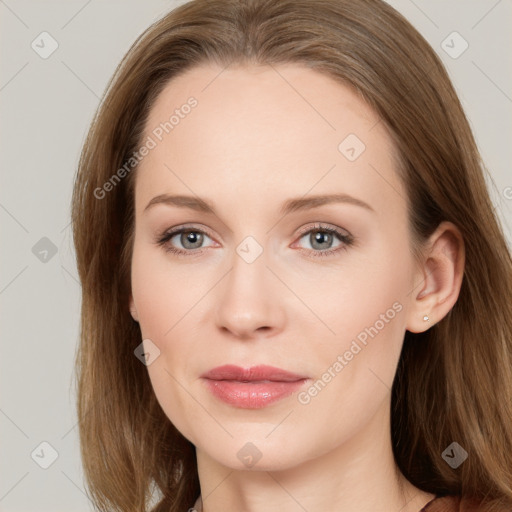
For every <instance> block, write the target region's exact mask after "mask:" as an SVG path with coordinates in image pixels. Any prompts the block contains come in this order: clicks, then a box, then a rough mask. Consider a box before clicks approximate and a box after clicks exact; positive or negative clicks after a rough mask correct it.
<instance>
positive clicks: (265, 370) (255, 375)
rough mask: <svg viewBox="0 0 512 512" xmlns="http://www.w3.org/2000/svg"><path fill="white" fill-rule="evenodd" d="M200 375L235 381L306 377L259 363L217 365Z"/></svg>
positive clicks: (206, 377) (292, 379)
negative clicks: (254, 364)
mask: <svg viewBox="0 0 512 512" xmlns="http://www.w3.org/2000/svg"><path fill="white" fill-rule="evenodd" d="M201 377H203V378H205V379H210V380H235V381H241V382H243V381H247V382H251V381H262V380H268V381H274V382H295V381H298V380H303V379H307V377H305V376H303V375H298V374H296V373H291V372H288V371H286V370H283V369H282V368H276V367H275V366H267V365H259V366H252V367H250V368H242V367H241V366H236V365H233V364H226V365H224V366H217V367H216V368H212V369H211V370H210V371H208V372H206V373H203V374H202V375H201Z"/></svg>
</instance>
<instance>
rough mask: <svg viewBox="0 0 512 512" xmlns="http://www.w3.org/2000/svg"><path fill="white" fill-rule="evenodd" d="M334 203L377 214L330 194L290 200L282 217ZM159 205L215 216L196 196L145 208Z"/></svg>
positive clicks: (157, 200) (161, 198) (158, 200)
mask: <svg viewBox="0 0 512 512" xmlns="http://www.w3.org/2000/svg"><path fill="white" fill-rule="evenodd" d="M333 203H346V204H352V205H355V206H360V207H362V208H365V209H366V210H369V211H371V212H374V213H375V210H374V209H373V208H372V207H371V206H370V205H369V204H367V203H365V202H364V201H362V200H361V199H357V198H356V197H353V196H350V195H348V194H328V195H316V196H309V197H300V198H296V199H289V200H287V201H285V202H284V203H283V205H282V206H281V209H280V213H281V214H282V215H288V214H289V213H292V212H296V211H299V210H301V211H302V210H308V209H311V208H318V207H320V206H323V205H326V204H333ZM157 204H165V205H169V206H177V207H180V208H189V209H191V210H195V211H198V212H202V213H209V214H213V215H215V209H214V207H213V205H212V204H211V203H210V202H209V201H207V200H206V199H201V198H200V197H194V196H184V195H170V194H160V195H158V196H155V197H153V199H151V201H149V203H148V204H147V205H146V208H144V212H146V211H147V210H148V209H149V208H150V207H152V206H154V205H157Z"/></svg>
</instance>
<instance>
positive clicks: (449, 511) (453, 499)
mask: <svg viewBox="0 0 512 512" xmlns="http://www.w3.org/2000/svg"><path fill="white" fill-rule="evenodd" d="M478 509H479V506H478V502H476V501H469V500H466V499H464V500H461V498H460V496H444V497H442V498H441V497H439V496H438V497H436V498H434V499H433V500H431V501H429V502H428V503H427V504H426V505H425V506H424V507H423V508H422V509H421V510H420V511H419V512H478Z"/></svg>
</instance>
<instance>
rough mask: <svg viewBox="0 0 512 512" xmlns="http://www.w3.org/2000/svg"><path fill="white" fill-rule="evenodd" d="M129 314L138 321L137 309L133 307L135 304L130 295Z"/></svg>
mask: <svg viewBox="0 0 512 512" xmlns="http://www.w3.org/2000/svg"><path fill="white" fill-rule="evenodd" d="M130 314H131V315H132V318H133V319H134V320H135V321H136V322H138V321H139V315H138V314H137V308H136V307H135V302H134V301H133V297H132V296H131V295H130Z"/></svg>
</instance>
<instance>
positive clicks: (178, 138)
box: [130, 65, 421, 469]
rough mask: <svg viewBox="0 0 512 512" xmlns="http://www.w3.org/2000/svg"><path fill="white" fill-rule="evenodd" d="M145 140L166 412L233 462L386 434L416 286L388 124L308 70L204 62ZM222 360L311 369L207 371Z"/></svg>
mask: <svg viewBox="0 0 512 512" xmlns="http://www.w3.org/2000/svg"><path fill="white" fill-rule="evenodd" d="M166 123H167V124H166ZM143 142H144V144H145V145H146V147H147V148H148V149H147V150H146V151H143V152H144V153H146V155H145V156H144V158H143V160H142V162H141V164H140V167H139V168H138V169H137V171H136V172H137V176H136V188H135V207H136V222H135V239H134V248H133V260H132V276H131V277H132V301H131V306H130V307H131V312H132V315H133V317H134V318H135V319H136V320H138V321H139V323H140V328H141V333H142V338H143V339H144V340H145V341H144V348H145V350H146V352H149V353H150V354H152V355H151V356H150V359H149V360H148V363H149V364H148V366H147V369H148V372H149V376H150V379H151V382H152V385H153V388H154V391H155V394H156V396H157V398H158V401H159V403H160V404H161V406H162V408H163V410H164V411H165V413H166V415H167V416H168V418H169V419H170V421H172V423H173V424H174V425H175V426H176V427H177V428H178V430H179V431H180V432H181V433H182V434H183V435H184V436H185V437H186V438H187V439H189V440H190V441H191V442H192V443H193V444H194V445H196V447H197V449H198V450H200V451H201V453H202V454H203V455H205V456H207V457H209V458H211V459H213V460H215V461H217V462H218V463H220V464H223V465H225V466H228V467H231V468H239V469H243V468H249V467H252V465H253V464H254V463H255V462H256V463H257V466H256V467H257V468H258V469H279V468H281V469H284V468H289V467H292V466H295V465H297V464H299V463H301V462H304V461H307V460H310V459H313V458H315V457H318V456H319V455H322V454H326V453H327V452H330V451H332V450H335V449H337V448H339V449H343V447H348V446H349V445H351V446H355V444H354V443H355V441H356V440H357V439H362V438H364V439H367V438H368V436H369V435H370V433H371V432H373V433H376V432H387V430H386V429H387V428H389V427H388V422H389V403H390V388H391V385H392V382H393V378H394V375H395V370H396V365H397V362H398V359H399V355H400V350H401V347H402V342H403V337H404V333H405V330H406V329H410V330H414V329H413V328H414V326H416V325H419V323H418V322H419V321H418V319H417V318H416V317H417V316H418V314H419V313H418V312H417V311H416V310H415V309H414V307H415V306H414V304H413V303H414V301H415V299H416V295H417V293H418V292H419V291H420V290H421V286H419V287H418V276H419V274H418V269H417V268H416V266H415V264H414V260H413V257H412V254H411V251H410V245H409V243H410V236H409V232H408V223H407V211H406V201H405V197H406V194H405V190H404V188H403V187H402V184H401V182H400V181H399V179H398V176H397V174H396V169H395V163H394V160H393V147H392V145H391V140H390V138H389V136H388V134H387V132H386V131H385V127H384V123H382V122H379V118H378V116H377V115H376V114H375V113H374V112H373V111H372V110H371V109H370V108H369V107H368V106H367V105H366V104H365V103H363V102H362V100H361V99H360V97H359V96H358V95H357V94H356V93H354V92H352V91H351V90H350V89H348V88H346V87H345V86H343V85H340V84H339V83H337V82H335V81H333V80H332V79H330V78H328V77H327V76H325V75H322V74H319V73H317V72H315V71H313V70H311V69H307V68H305V67H301V66H295V65H287V66H284V65H283V66H279V67H277V68H272V67H238V68H228V69H226V70H224V71H223V70H222V68H220V67H216V66H213V65H212V66H206V65H204V66H201V67H196V68H194V69H192V70H190V71H188V72H187V73H185V74H183V75H181V76H180V77H178V78H177V79H175V80H174V81H172V82H171V83H169V84H168V85H167V87H166V88H165V89H164V90H163V92H162V93H161V94H160V96H159V97H158V99H157V101H156V103H155V104H154V106H153V108H152V110H151V112H150V116H149V119H148V122H147V125H146V131H145V135H144V139H143ZM141 154H142V152H141ZM174 196H181V197H183V196H186V197H187V199H183V198H182V199H175V200H173V199H172V197H174ZM155 198H157V199H155ZM324 198H325V199H324ZM327 198H331V199H333V198H337V200H327ZM150 203H152V204H151V205H149V204H150ZM206 204H208V205H209V207H210V209H211V210H210V209H208V208H207V207H206V206H205V205H206ZM180 229H186V230H188V232H187V231H184V232H182V233H177V234H176V233H175V234H171V235H169V236H167V237H166V233H167V234H168V233H170V232H171V230H172V231H175V230H176V231H177V230H180ZM161 240H164V241H162V242H161V243H159V241H161ZM173 250H176V251H179V254H178V253H175V252H172V251H173ZM413 291H414V293H412V292H413ZM413 317H414V319H413ZM223 365H235V366H239V367H241V368H249V367H253V366H257V365H269V366H272V367H277V368H280V369H283V370H286V371H288V372H292V373H293V374H295V376H296V377H297V376H298V377H302V378H303V379H302V380H297V379H295V383H293V384H290V383H289V382H288V383H287V384H286V383H283V382H281V383H279V382H273V383H269V382H262V381H265V380H271V379H276V380H277V381H279V380H282V379H283V378H282V377H280V376H279V375H273V376H272V375H267V374H265V373H263V374H257V373H254V374H252V375H250V376H248V375H241V376H238V377H233V376H229V375H227V376H226V375H217V378H222V377H224V378H225V379H226V378H227V379H228V380H231V382H228V380H224V381H219V380H217V381H214V380H209V379H206V378H204V377H202V376H203V375H204V374H205V373H207V372H209V371H210V370H212V369H214V368H216V367H219V366H223ZM244 378H249V379H254V380H252V381H251V382H242V381H243V380H244ZM233 379H235V380H236V379H238V382H233ZM256 381H259V382H256ZM212 390H217V392H216V393H214V392H213V391H212ZM362 434H363V436H362V437H361V435H362ZM351 441H353V442H354V443H351ZM377 441H378V443H382V438H380V439H377ZM198 453H199V452H198Z"/></svg>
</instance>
